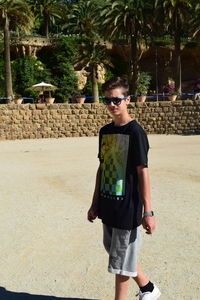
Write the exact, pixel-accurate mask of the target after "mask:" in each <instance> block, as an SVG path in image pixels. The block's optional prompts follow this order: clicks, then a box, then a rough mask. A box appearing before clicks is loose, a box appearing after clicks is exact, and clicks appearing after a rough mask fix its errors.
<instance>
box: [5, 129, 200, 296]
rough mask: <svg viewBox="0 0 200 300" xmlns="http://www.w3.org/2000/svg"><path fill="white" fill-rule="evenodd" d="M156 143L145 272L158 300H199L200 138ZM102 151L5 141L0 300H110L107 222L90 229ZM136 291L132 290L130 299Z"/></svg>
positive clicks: (74, 141) (71, 143)
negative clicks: (89, 212)
mask: <svg viewBox="0 0 200 300" xmlns="http://www.w3.org/2000/svg"><path fill="white" fill-rule="evenodd" d="M149 139H150V144H151V151H150V154H149V159H150V165H149V167H150V175H151V185H152V201H153V208H154V211H155V213H156V219H157V230H156V232H155V233H154V234H153V235H152V236H147V235H145V233H143V246H142V251H141V254H140V263H141V265H142V267H143V269H144V270H145V272H146V273H147V274H148V276H149V277H150V279H151V280H152V281H153V282H155V283H156V284H157V285H158V286H159V287H160V289H161V291H162V296H161V297H160V299H162V300H169V299H170V300H175V299H176V300H179V299H180V300H184V299H186V300H197V299H200V287H199V286H200V285H199V269H200V268H199V267H200V255H199V253H200V230H199V225H200V222H199V220H200V188H199V181H200V176H199V175H200V171H199V167H200V163H199V162H200V157H199V153H200V137H199V136H165V135H157V136H154V135H152V136H149ZM97 145H98V139H97V138H96V137H95V138H67V139H58V140H56V139H43V140H22V141H1V142H0V170H1V172H0V176H1V177H0V239H1V242H0V286H1V287H2V289H1V288H0V299H1V300H4V299H6V300H8V299H9V300H10V299H20V300H21V299H31V300H32V299H35V300H39V299H45V300H48V299H51V298H50V297H41V296H45V295H46V296H48V295H49V296H54V297H58V299H61V298H62V297H63V298H64V299H80V298H81V299H101V300H104V299H105V300H108V299H113V294H114V275H112V274H109V273H108V272H107V254H106V253H105V251H104V249H103V246H102V225H101V222H100V221H99V220H97V221H96V222H95V223H93V224H91V223H89V222H88V221H87V220H86V213H87V210H88V208H89V205H90V202H91V197H92V193H93V188H94V182H95V173H96V169H97V166H98V160H97V158H96V155H97ZM136 292H137V287H136V285H135V283H134V282H133V281H131V282H130V289H129V294H128V298H127V300H130V299H136V298H135V294H136ZM18 293H27V294H31V295H41V296H28V295H25V294H18ZM25 296H27V297H25ZM24 297H25V298H24ZM56 299H57V298H56Z"/></svg>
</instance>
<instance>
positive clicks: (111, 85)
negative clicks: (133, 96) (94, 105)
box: [102, 76, 129, 96]
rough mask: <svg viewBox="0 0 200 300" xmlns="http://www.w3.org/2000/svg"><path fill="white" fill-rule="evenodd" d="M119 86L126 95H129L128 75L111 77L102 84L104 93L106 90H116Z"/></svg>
mask: <svg viewBox="0 0 200 300" xmlns="http://www.w3.org/2000/svg"><path fill="white" fill-rule="evenodd" d="M117 88H122V89H123V94H124V96H128V92H129V84H128V79H127V77H125V76H124V77H114V78H111V79H109V80H108V81H106V82H105V83H104V84H103V86H102V90H103V92H104V93H105V92H106V91H109V90H114V89H117Z"/></svg>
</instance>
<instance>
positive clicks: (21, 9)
mask: <svg viewBox="0 0 200 300" xmlns="http://www.w3.org/2000/svg"><path fill="white" fill-rule="evenodd" d="M0 24H1V25H2V27H3V34H4V63H5V96H6V98H8V99H11V98H12V97H13V88H12V72H11V61H10V28H19V29H23V30H24V31H27V30H29V29H30V28H31V26H32V25H33V15H32V13H31V10H30V8H29V6H28V5H27V4H26V3H25V2H24V1H23V0H18V1H16V0H4V1H3V0H2V1H0Z"/></svg>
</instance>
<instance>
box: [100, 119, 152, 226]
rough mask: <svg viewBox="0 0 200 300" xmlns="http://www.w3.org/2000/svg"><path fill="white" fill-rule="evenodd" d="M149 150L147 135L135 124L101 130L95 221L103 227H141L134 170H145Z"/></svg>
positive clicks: (112, 126) (140, 209) (111, 124)
mask: <svg viewBox="0 0 200 300" xmlns="http://www.w3.org/2000/svg"><path fill="white" fill-rule="evenodd" d="M148 150H149V143H148V139H147V135H146V133H145V131H144V130H143V129H142V127H141V126H140V125H139V124H138V123H137V122H136V121H135V120H133V121H130V122H129V123H128V124H126V125H123V126H115V125H114V123H113V122H112V123H110V124H107V125H105V126H104V127H102V128H101V130H100V134H99V155H98V157H99V159H100V191H99V193H100V194H99V199H100V201H99V214H98V217H99V218H100V219H102V222H103V223H104V224H106V225H108V226H111V227H115V228H121V229H129V230H130V229H133V228H136V227H137V226H139V225H140V224H141V221H142V207H143V204H142V201H141V199H140V193H139V186H138V176H137V171H136V167H137V166H140V165H143V166H146V167H148V159H147V154H148Z"/></svg>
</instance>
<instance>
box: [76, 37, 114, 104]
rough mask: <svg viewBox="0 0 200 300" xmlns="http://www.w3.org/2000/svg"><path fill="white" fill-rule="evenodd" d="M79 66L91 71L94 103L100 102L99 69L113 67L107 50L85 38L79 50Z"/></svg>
mask: <svg viewBox="0 0 200 300" xmlns="http://www.w3.org/2000/svg"><path fill="white" fill-rule="evenodd" d="M79 53H80V54H79V58H78V64H79V65H83V66H85V67H87V68H88V69H89V70H90V74H91V81H92V97H93V99H94V102H99V90H98V67H99V66H102V67H104V66H111V67H112V64H111V62H110V59H109V56H108V53H107V49H106V46H105V45H102V44H101V42H97V41H94V40H92V39H90V38H85V39H84V41H82V44H81V47H80V49H79Z"/></svg>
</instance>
